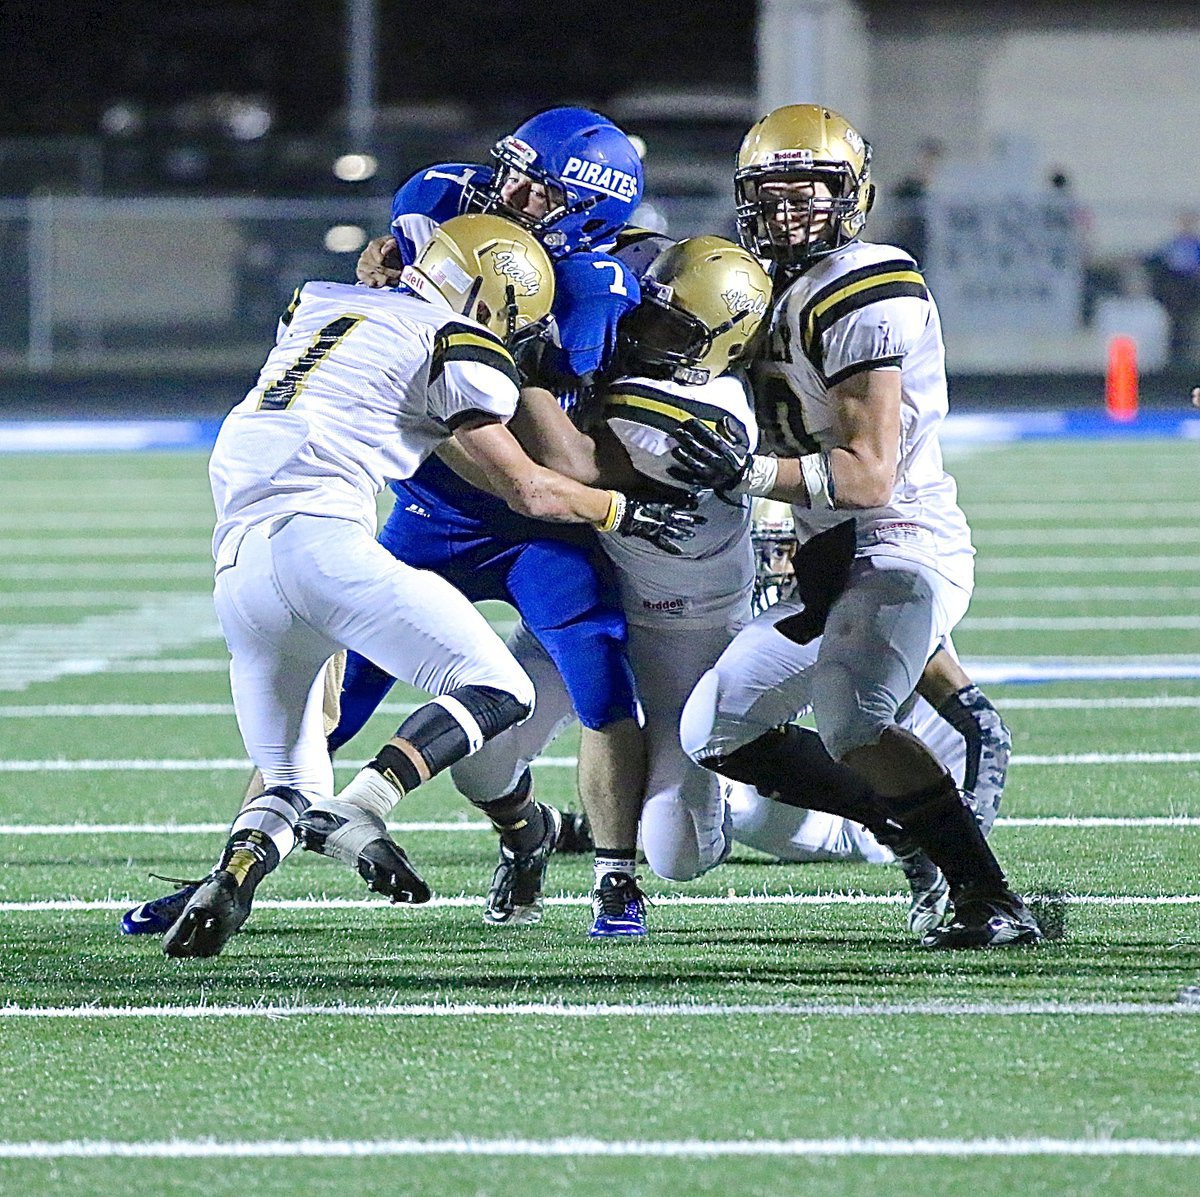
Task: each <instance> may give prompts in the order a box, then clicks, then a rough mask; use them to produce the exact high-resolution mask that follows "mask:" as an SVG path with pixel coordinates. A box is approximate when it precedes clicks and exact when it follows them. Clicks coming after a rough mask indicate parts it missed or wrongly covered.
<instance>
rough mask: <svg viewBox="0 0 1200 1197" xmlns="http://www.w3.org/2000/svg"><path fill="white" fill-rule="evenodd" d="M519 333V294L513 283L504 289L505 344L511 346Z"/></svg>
mask: <svg viewBox="0 0 1200 1197" xmlns="http://www.w3.org/2000/svg"><path fill="white" fill-rule="evenodd" d="M516 331H517V292H516V288H515V287H514V286H513V285H512V283H508V284H507V285H506V286H505V288H504V343H505V344H506V345H507V344H510V343H511V342H512V339H513V335H514V334H515V333H516Z"/></svg>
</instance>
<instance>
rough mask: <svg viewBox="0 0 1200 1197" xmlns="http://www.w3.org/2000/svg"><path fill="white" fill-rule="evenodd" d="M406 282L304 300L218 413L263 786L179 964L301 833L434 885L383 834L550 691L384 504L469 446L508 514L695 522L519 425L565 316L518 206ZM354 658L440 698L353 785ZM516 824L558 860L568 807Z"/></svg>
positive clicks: (194, 916)
mask: <svg viewBox="0 0 1200 1197" xmlns="http://www.w3.org/2000/svg"><path fill="white" fill-rule="evenodd" d="M404 283H405V287H406V290H405V291H404V292H386V291H371V290H368V289H364V288H362V287H354V286H346V285H343V284H340V283H327V282H315V283H308V284H306V285H305V286H304V287H303V288H301V290H300V291H299V292H298V295H297V299H296V302H295V303H294V304H293V305H292V308H291V309H289V312H288V315H287V316H286V317H285V321H284V322H283V323H281V328H280V334H279V338H278V342H277V344H276V346H275V347H274V349H272V351H271V353H270V355H269V356H268V358H267V361H266V364H265V365H264V366H263V369H262V372H261V374H260V375H259V380H258V383H257V384H256V385H255V386H254V387H253V388H252V389H251V391H250V392H249V393H248V394H247V396H246V398H245V399H244V400H243V401H242V402H241V403H239V404H238V405H237V407H235V408H234V409H233V411H232V412H231V413H230V414H229V416H228V417H226V419H225V422H224V423H223V424H222V426H221V430H220V433H219V434H218V437H217V441H216V444H215V446H214V449H213V453H212V457H211V460H210V463H209V476H210V480H211V483H212V492H213V500H214V504H215V506H216V514H217V522H216V529H215V532H214V535H213V556H214V558H215V561H216V583H215V591H214V602H215V605H216V609H217V615H218V618H219V620H220V623H221V628H222V631H223V633H224V635H225V638H226V642H227V644H228V646H229V651H230V658H231V660H230V684H231V689H232V693H233V701H234V709H235V711H236V714H237V719H238V726H239V729H240V730H241V733H242V738H243V740H244V742H245V745H246V749H247V752H248V753H249V755H250V757H251V759H252V761H253V762H254V764H255V766H256V767H257V768H258V769H259V770H260V771H261V773H262V777H263V783H264V786H265V787H266V788H265V791H264V792H263V793H262V794H259V795H254V796H252V797H250V798H248V799H247V801H246V803H245V804H244V805H243V807H242V810H241V811H240V813H239V814H238V816H237V817H236V819H235V820H234V823H233V826H232V827H231V829H230V834H229V838H228V840H227V843H226V846H225V849H224V851H223V852H222V854H221V857H220V859H219V861H218V863H217V866H216V868H215V869H214V870H213V872H212V873H211V874H210V875H209V876H208V878H207V879H206V880H205V881H204V882H203V883H202V884H201V885H200V887H199V888H198V889H197V891H196V892H195V893H194V894H193V895H192V897H191V898H190V899H189V901H188V903H187V905H186V906H185V907H184V909H183V912H182V913H181V915H180V917H179V919H178V920H177V921H176V922H175V924H174V925H173V926H172V927H171V928H170V930H169V931H168V932H167V934H166V936H165V937H164V941H163V950H164V951H165V952H166V954H167V955H168V956H213V955H216V954H217V953H218V952H220V950H221V949H222V948H223V947H224V945H225V943H226V942H228V940H229V938H230V937H231V936H232V935H233V934H234V933H235V932H236V931H237V930H238V928H239V927H240V926H241V925H242V923H244V922H245V920H246V918H247V916H248V915H249V913H250V907H251V901H252V899H253V895H254V891H255V888H256V887H257V885H258V884H259V882H260V881H261V880H262V878H263V877H264V876H266V875H267V874H268V873H270V872H271V871H272V870H273V869H274V868H275V867H276V866H277V865H278V864H279V862H280V861H281V860H282V859H283V858H284V857H285V856H287V855H288V853H289V852H290V851H291V849H292V847H293V845H294V843H295V841H296V835H297V825H298V824H299V823H300V821H301V819H303V834H304V840H305V846H306V847H308V848H310V849H313V850H316V851H319V852H322V853H323V854H325V855H328V856H332V857H334V858H336V859H338V860H340V861H342V862H343V863H346V864H348V865H349V866H350V867H352V868H356V869H357V870H358V871H359V873H360V874H361V875H362V876H363V877H364V879H365V880H367V882H368V884H370V885H371V887H372V888H373V889H375V890H376V891H378V892H381V893H384V894H387V895H388V896H391V897H393V898H395V899H400V900H405V901H422V900H426V899H427V898H428V896H429V894H428V889H427V888H426V887H425V886H424V883H423V882H421V880H420V878H419V877H417V876H416V875H415V873H414V872H413V871H412V870H411V868H410V867H409V864H408V861H407V859H406V858H405V856H404V854H403V852H402V851H401V850H400V849H399V848H398V847H397V846H396V845H395V844H394V843H392V841H391V840H390V839H389V838H388V836H387V833H386V830H385V823H384V820H385V818H386V816H387V814H388V813H389V812H390V810H391V809H392V807H393V806H394V804H395V803H396V802H397V801H398V800H399V799H400V798H401V797H402V796H403V795H404V794H405V793H407V792H408V791H410V790H412V789H414V788H415V787H417V786H419V785H421V784H422V783H423V782H425V781H427V780H428V779H429V778H430V777H431V776H432V775H433V774H435V773H437V772H439V771H440V770H442V769H444V768H446V767H448V766H450V765H452V764H453V763H454V762H455V761H457V760H460V759H461V758H462V757H464V756H466V755H468V754H469V753H471V752H473V751H475V750H477V749H478V748H479V747H480V746H481V745H482V744H483V743H484V742H486V741H487V740H488V739H490V738H491V737H492V736H495V735H497V734H498V733H499V732H501V731H503V730H504V729H505V728H508V727H511V726H513V725H514V724H516V723H519V722H520V721H521V720H523V719H525V718H526V717H528V715H529V713H530V711H531V710H532V708H533V703H534V692H533V686H532V683H531V682H530V680H529V678H528V676H527V675H526V674H525V672H524V670H522V669H521V667H520V666H519V665H518V664H517V662H516V661H515V660H514V659H513V657H512V655H511V654H510V653H509V652H508V651H507V649H505V647H504V645H503V643H502V642H501V641H500V640H499V638H498V637H497V636H496V635H495V634H494V633H493V632H492V630H491V629H490V627H489V626H488V624H487V622H486V620H485V619H484V618H483V616H481V615H480V614H479V613H478V612H477V611H476V610H475V608H474V606H473V605H472V604H471V603H470V602H469V601H468V600H467V599H466V598H465V597H464V596H463V595H462V594H461V593H460V592H458V591H457V590H455V589H454V588H453V587H452V586H450V584H449V583H447V582H444V581H442V580H441V579H440V578H438V577H436V576H435V575H433V574H431V573H428V572H426V571H421V570H416V569H413V568H411V567H410V566H407V565H405V564H403V562H401V561H399V560H397V559H396V558H394V557H393V556H392V555H391V554H390V553H388V552H387V551H386V550H385V549H383V548H382V547H381V546H380V545H379V544H378V543H377V542H376V540H375V524H376V497H377V495H378V494H379V493H380V491H382V489H383V488H384V487H385V486H386V485H387V484H388V482H389V481H390V480H392V479H401V478H406V477H410V476H411V475H412V474H413V473H414V472H415V471H416V469H417V467H418V466H419V465H420V464H421V462H422V461H423V460H424V459H425V458H426V457H427V456H428V455H429V454H430V453H432V452H433V451H434V450H435V449H437V448H438V447H439V446H440V445H442V444H443V443H444V442H446V441H448V440H449V439H450V438H453V439H454V441H455V442H456V443H457V445H458V446H459V448H460V449H461V450H462V451H463V452H464V453H465V454H466V455H467V456H468V458H469V459H470V460H471V461H472V462H473V463H474V465H475V466H476V467H477V468H478V469H479V470H480V471H481V472H483V473H484V474H485V475H486V476H487V477H488V478H489V479H490V481H491V484H492V486H493V487H494V489H495V490H496V492H497V493H499V494H500V495H501V496H502V497H503V498H504V499H505V500H506V502H508V503H509V504H510V505H511V506H512V508H513V509H514V510H517V511H520V512H523V513H525V514H527V515H530V516H535V517H537V518H541V519H550V520H559V521H564V522H569V523H591V524H593V525H595V526H596V527H597V529H598V530H599V531H600V532H602V533H604V534H607V535H614V534H615V535H623V536H630V535H632V536H648V537H650V538H651V539H654V540H656V541H657V542H658V543H660V544H667V545H669V544H670V543H672V541H673V540H674V539H678V538H681V537H682V538H686V537H687V536H688V535H690V534H691V532H692V529H691V524H692V523H693V517H692V516H690V515H689V514H687V513H686V512H678V511H673V510H671V509H669V508H667V507H666V506H665V505H662V504H641V503H637V502H634V501H632V500H627V499H626V496H625V495H623V494H621V493H620V492H618V491H609V490H600V489H597V488H594V487H589V486H585V485H582V484H580V483H579V482H576V481H574V480H573V479H570V478H567V477H564V476H563V475H561V474H558V473H556V472H554V471H553V470H549V469H546V468H545V467H543V466H540V465H538V464H536V463H534V462H533V461H532V460H531V459H530V458H529V457H527V456H526V454H525V453H524V452H523V450H522V449H521V447H520V446H519V444H518V443H517V441H516V440H515V439H514V438H513V436H512V434H511V433H510V432H509V431H508V429H507V428H506V427H505V425H506V423H507V421H508V420H509V419H510V418H511V416H512V414H513V412H514V411H515V409H516V406H517V401H518V390H517V382H518V379H517V371H516V368H515V365H514V363H513V359H512V354H511V352H510V347H511V345H512V344H513V343H514V342H515V340H516V339H517V338H518V337H519V336H520V335H522V334H523V333H527V332H529V331H531V330H535V329H536V328H537V326H538V325H539V323H540V322H541V321H543V320H544V319H545V317H546V316H547V314H548V313H549V311H550V305H551V302H552V299H553V292H554V276H553V271H552V267H551V265H550V261H549V259H548V257H547V256H546V253H545V251H544V250H543V249H542V247H541V246H540V245H539V244H538V243H537V241H536V240H535V239H534V238H533V237H532V236H531V235H530V234H529V233H527V232H526V231H525V230H523V229H521V228H519V227H518V226H516V225H514V224H513V223H511V222H509V221H506V220H504V219H502V218H499V217H495V216H487V215H470V216H462V217H457V218H455V219H452V220H449V221H447V222H446V223H445V224H444V225H442V226H441V227H440V229H439V230H438V231H436V232H435V233H434V235H433V237H432V239H431V240H430V242H429V243H428V245H426V246H425V248H424V249H423V251H422V252H421V254H420V255H419V256H418V258H417V259H416V261H415V262H414V263H413V265H412V266H410V267H407V268H406V270H405V274H404ZM344 648H352V649H354V650H356V651H358V652H361V653H362V654H363V655H364V656H366V657H367V658H369V659H370V660H372V661H377V662H378V663H379V664H380V666H381V667H383V668H386V669H387V670H388V671H389V672H390V673H392V674H393V675H394V676H396V677H399V678H403V679H404V680H406V681H408V682H410V683H411V684H413V685H415V686H418V687H419V688H421V689H424V690H426V691H428V692H430V693H432V694H435V695H437V697H436V698H435V699H434V700H433V701H431V702H429V703H427V704H426V705H425V706H423V707H421V708H419V709H418V710H417V711H416V712H415V713H414V714H413V715H411V716H410V717H409V718H408V719H406V720H405V721H404V723H403V724H401V726H400V727H399V729H398V730H397V732H396V734H395V736H394V737H393V738H392V739H391V740H389V741H388V743H387V744H385V745H384V747H383V748H382V749H381V750H380V751H379V753H378V754H377V755H376V756H375V758H374V759H373V760H372V761H371V762H370V764H369V765H367V766H366V767H365V768H364V769H363V770H361V771H360V772H359V773H358V774H357V776H355V778H354V779H353V780H352V781H351V782H350V783H349V785H348V786H347V787H346V788H345V789H344V790H343V791H342V793H341V794H340V795H339V796H338V798H334V795H333V770H332V765H331V762H330V758H329V753H328V751H327V749H326V741H325V734H324V727H323V717H322V708H323V699H324V673H325V664H326V661H327V660H328V659H329V658H330V657H331V656H332V655H334V654H335V653H337V652H338V651H340V650H342V649H344ZM526 806H527V807H528V809H526V810H517V811H513V812H508V813H511V814H512V815H513V816H514V817H513V818H512V819H511V820H508V819H506V820H505V822H506V825H508V826H509V830H510V831H511V832H512V834H514V835H516V834H524V835H525V837H526V839H528V840H529V841H530V842H529V843H528V844H525V843H522V844H521V845H520V850H522V851H525V850H536V849H537V848H538V846H539V845H540V844H542V843H543V842H544V843H545V845H546V851H547V852H548V851H549V847H550V845H552V844H553V842H554V839H555V837H556V834H557V830H558V826H557V819H556V817H555V816H556V814H557V812H555V811H553V809H552V808H548V807H545V806H542V805H540V804H537V803H534V802H533V801H532V800H528V801H527V802H526Z"/></svg>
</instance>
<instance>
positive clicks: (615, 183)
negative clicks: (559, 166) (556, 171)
mask: <svg viewBox="0 0 1200 1197" xmlns="http://www.w3.org/2000/svg"><path fill="white" fill-rule="evenodd" d="M562 178H563V181H564V182H566V181H568V180H569V181H570V182H572V183H575V184H576V185H578V186H579V187H586V188H587V189H588V190H589V191H602V192H604V194H605V195H611V196H612V197H613V199H619V200H624V201H625V202H626V203H632V202H633V201H634V200H635V199H637V193H638V184H637V179H635V178H634V177H633V175H631V174H629V173H628V172H626V171H623V170H617V168H616V167H615V166H601V165H600V163H599V162H585V161H584V160H583V159H582V158H568V159H567V164H566V166H564V167H563V172H562Z"/></svg>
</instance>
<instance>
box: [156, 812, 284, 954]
mask: <svg viewBox="0 0 1200 1197" xmlns="http://www.w3.org/2000/svg"><path fill="white" fill-rule="evenodd" d="M278 864H279V852H278V851H277V850H276V848H275V845H274V844H273V843H272V842H271V840H270V838H269V837H267V836H265V835H263V833H262V832H261V831H250V832H244V833H242V834H240V835H239V836H238V838H237V839H236V840H231V841H230V843H228V844H227V845H226V846H225V851H224V852H223V853H222V854H221V862H220V864H218V865H217V867H216V868H215V869H214V870H213V871H212V872H211V873H209V875H208V876H207V877H206V878H205V879H204V880H203V881H202V882H201V883H200V885H199V887H198V888H197V890H196V892H195V893H194V894H192V896H191V897H190V898H189V899H188V902H187V905H186V906H185V907H184V908H183V913H182V914H181V915H180V916H179V918H178V920H177V921H176V922H175V923H174V925H173V926H172V927H171V928H170V929H169V930H168V931H167V933H166V935H164V936H163V952H164V953H165V954H166V955H167V956H217V955H219V954H220V952H221V949H222V948H223V947H224V946H225V945H226V944H227V943H228V942H229V941H230V940H231V939H232V938H233V937H234V935H235V934H236V933H237V931H238V929H239V928H240V927H241V925H242V924H243V923H244V922H245V921H246V920H247V919H248V918H249V917H250V906H251V904H252V903H253V901H254V891H255V890H256V889H257V888H258V883H259V882H260V881H261V880H262V879H263V878H264V877H265V876H266V875H267V874H268V873H270V872H271V871H272V870H273V869H274V868H275V867H276V866H277V865H278Z"/></svg>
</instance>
